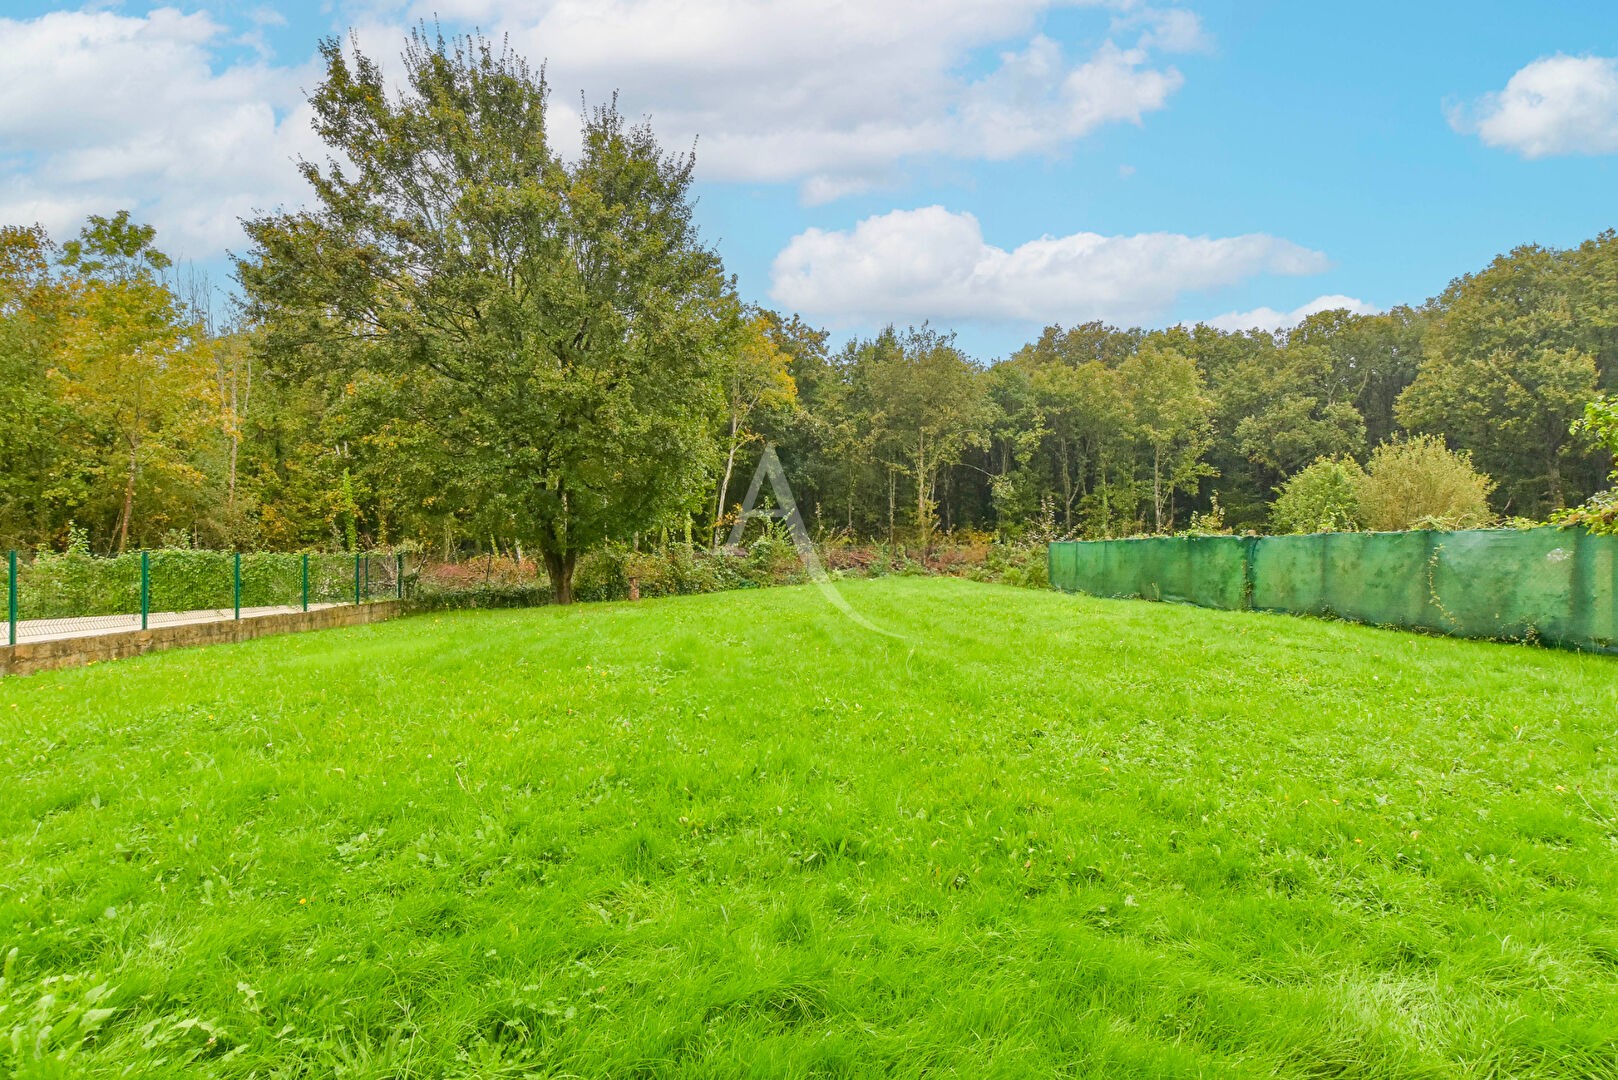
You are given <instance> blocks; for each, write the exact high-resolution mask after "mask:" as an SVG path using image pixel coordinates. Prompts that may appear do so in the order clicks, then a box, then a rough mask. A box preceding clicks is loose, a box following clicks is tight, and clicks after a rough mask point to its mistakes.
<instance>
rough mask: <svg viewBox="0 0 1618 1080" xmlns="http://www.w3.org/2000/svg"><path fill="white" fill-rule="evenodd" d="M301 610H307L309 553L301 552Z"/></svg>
mask: <svg viewBox="0 0 1618 1080" xmlns="http://www.w3.org/2000/svg"><path fill="white" fill-rule="evenodd" d="M303 610H305V611H308V610H309V553H308V552H307V551H306V552H304V553H303Z"/></svg>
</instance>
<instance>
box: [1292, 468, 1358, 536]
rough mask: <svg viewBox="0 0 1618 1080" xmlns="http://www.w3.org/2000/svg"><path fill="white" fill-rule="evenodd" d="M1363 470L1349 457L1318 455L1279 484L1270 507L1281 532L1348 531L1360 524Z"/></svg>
mask: <svg viewBox="0 0 1618 1080" xmlns="http://www.w3.org/2000/svg"><path fill="white" fill-rule="evenodd" d="M1365 481H1366V475H1365V470H1364V469H1362V468H1361V467H1360V464H1359V462H1357V461H1355V460H1354V459H1353V458H1351V457H1341V458H1320V459H1319V460H1318V461H1316V462H1315V463H1314V464H1313V465H1310V466H1309V467H1307V468H1305V469H1302V470H1300V471H1299V472H1298V473H1296V474H1294V475H1293V476H1292V477H1290V478H1289V479H1288V480H1287V482H1286V483H1284V484H1282V485H1281V487H1280V489H1279V491H1278V492H1277V493H1276V497H1275V503H1274V505H1273V506H1271V508H1270V524H1271V525H1272V527H1273V528H1274V530H1275V531H1276V532H1280V533H1312V532H1348V531H1352V530H1354V529H1357V528H1360V527H1361V524H1362V522H1361V517H1360V497H1359V490H1360V487H1361V486H1362V485H1363V484H1364V483H1365Z"/></svg>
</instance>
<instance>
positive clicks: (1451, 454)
mask: <svg viewBox="0 0 1618 1080" xmlns="http://www.w3.org/2000/svg"><path fill="white" fill-rule="evenodd" d="M1365 474H1366V475H1365V478H1364V479H1363V480H1360V481H1359V482H1358V484H1356V487H1355V493H1356V495H1357V496H1358V498H1359V515H1360V520H1361V521H1363V522H1364V523H1365V527H1366V528H1368V529H1370V530H1372V531H1374V532H1396V531H1399V530H1401V529H1471V528H1476V527H1478V526H1480V525H1487V524H1488V523H1489V522H1491V521H1493V520H1494V513H1493V512H1492V511H1491V510H1490V509H1489V492H1490V491H1492V490H1493V489H1494V481H1492V480H1490V479H1489V478H1488V477H1487V476H1484V475H1483V474H1482V473H1480V472H1478V471H1477V469H1475V468H1473V467H1472V456H1471V454H1469V453H1467V452H1466V451H1464V450H1463V451H1460V452H1456V451H1452V450H1450V449H1449V448H1448V447H1447V446H1445V445H1444V440H1443V439H1441V438H1439V437H1438V436H1436V435H1418V436H1416V437H1415V438H1413V439H1407V440H1403V441H1400V442H1392V443H1383V444H1382V445H1381V446H1379V447H1377V448H1376V450H1375V452H1373V453H1372V454H1371V460H1370V462H1369V463H1368V464H1367V465H1366V469H1365Z"/></svg>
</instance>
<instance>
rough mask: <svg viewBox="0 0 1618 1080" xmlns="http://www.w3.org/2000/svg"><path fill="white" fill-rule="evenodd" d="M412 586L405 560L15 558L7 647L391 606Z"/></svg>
mask: <svg viewBox="0 0 1618 1080" xmlns="http://www.w3.org/2000/svg"><path fill="white" fill-rule="evenodd" d="M409 584H410V581H409V578H408V576H407V570H406V563H405V556H404V554H403V553H401V552H361V553H358V554H333V553H317V552H308V553H303V552H299V553H281V552H229V551H197V550H191V549H171V550H158V551H136V552H128V553H126V554H123V555H117V556H111V557H101V556H94V555H88V554H84V553H82V552H66V553H56V552H40V553H38V554H37V555H30V554H27V553H23V552H16V551H12V552H9V553H8V554H7V557H6V575H5V589H6V617H7V626H6V634H7V636H6V643H7V644H11V645H18V644H25V643H27V642H30V641H44V640H50V639H54V638H62V637H77V636H85V635H92V634H105V633H112V632H116V631H122V630H145V629H153V628H156V627H161V626H177V625H182V624H185V623H196V622H211V621H215V620H220V619H241V618H253V617H255V616H259V615H270V614H280V613H287V612H296V611H309V610H311V609H317V608H322V607H330V606H332V605H335V604H361V603H367V602H370V601H375V600H390V599H397V598H402V597H404V596H405V595H406V592H407V590H408V589H409Z"/></svg>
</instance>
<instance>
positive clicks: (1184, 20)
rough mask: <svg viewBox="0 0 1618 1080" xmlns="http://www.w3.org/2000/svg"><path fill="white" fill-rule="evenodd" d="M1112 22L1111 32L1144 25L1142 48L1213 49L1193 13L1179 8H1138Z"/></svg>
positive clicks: (1184, 50)
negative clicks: (1132, 12)
mask: <svg viewBox="0 0 1618 1080" xmlns="http://www.w3.org/2000/svg"><path fill="white" fill-rule="evenodd" d="M1112 25H1113V31H1114V32H1115V33H1116V32H1118V31H1122V30H1128V29H1132V28H1134V27H1139V26H1144V27H1145V28H1146V32H1145V34H1143V35H1142V36H1141V39H1140V44H1141V47H1142V48H1152V49H1161V50H1162V51H1164V52H1173V53H1191V52H1207V51H1209V50H1210V49H1212V48H1213V39H1212V38H1210V37H1209V36H1208V33H1207V31H1206V30H1204V29H1203V27H1202V20H1201V19H1200V18H1198V17H1197V14H1196V12H1194V11H1186V10H1184V9H1183V8H1166V9H1160V8H1142V9H1140V10H1139V11H1137V12H1135V13H1134V14H1132V15H1127V16H1121V17H1119V18H1117V19H1114V20H1113V24H1112Z"/></svg>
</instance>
